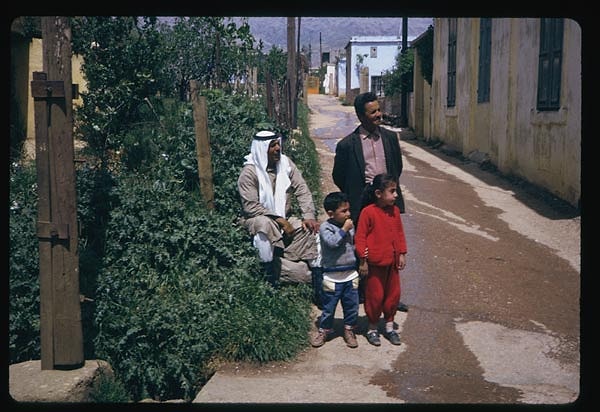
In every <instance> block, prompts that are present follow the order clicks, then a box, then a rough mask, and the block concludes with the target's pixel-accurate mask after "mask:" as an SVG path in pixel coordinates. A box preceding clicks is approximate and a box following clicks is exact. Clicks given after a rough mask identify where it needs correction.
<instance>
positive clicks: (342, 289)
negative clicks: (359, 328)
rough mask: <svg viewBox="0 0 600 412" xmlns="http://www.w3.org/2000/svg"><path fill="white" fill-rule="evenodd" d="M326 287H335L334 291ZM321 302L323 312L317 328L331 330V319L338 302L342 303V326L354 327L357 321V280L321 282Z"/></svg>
mask: <svg viewBox="0 0 600 412" xmlns="http://www.w3.org/2000/svg"><path fill="white" fill-rule="evenodd" d="M328 285H331V286H333V285H335V290H332V288H329V287H328ZM321 300H322V302H323V311H322V312H321V319H320V321H319V327H320V328H322V329H332V328H333V319H334V317H335V308H336V306H337V304H338V302H340V301H341V302H342V310H343V313H344V325H347V326H355V325H356V322H357V320H358V278H355V279H354V280H348V281H346V282H337V283H333V282H327V281H325V282H323V290H322V291H321Z"/></svg>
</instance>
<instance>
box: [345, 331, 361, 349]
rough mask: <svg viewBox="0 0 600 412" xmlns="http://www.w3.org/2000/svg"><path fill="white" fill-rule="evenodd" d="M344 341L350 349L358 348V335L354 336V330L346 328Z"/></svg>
mask: <svg viewBox="0 0 600 412" xmlns="http://www.w3.org/2000/svg"><path fill="white" fill-rule="evenodd" d="M344 341H345V342H346V346H348V347H349V348H356V347H358V342H357V341H356V335H354V331H353V330H352V329H346V328H344Z"/></svg>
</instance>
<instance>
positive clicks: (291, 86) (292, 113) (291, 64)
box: [286, 17, 298, 129]
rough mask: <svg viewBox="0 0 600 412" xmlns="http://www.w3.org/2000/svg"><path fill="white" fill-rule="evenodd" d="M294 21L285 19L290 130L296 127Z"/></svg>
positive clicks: (293, 19) (290, 18) (296, 72)
mask: <svg viewBox="0 0 600 412" xmlns="http://www.w3.org/2000/svg"><path fill="white" fill-rule="evenodd" d="M295 38H296V19H295V18H294V17H288V18H287V54H288V57H287V78H288V84H287V90H286V91H287V94H288V96H287V101H286V104H287V107H288V113H287V114H288V117H287V119H288V127H290V128H291V129H295V128H296V127H297V126H296V121H297V119H296V103H297V102H296V98H297V89H296V87H297V86H296V77H297V74H298V70H297V66H296V45H295V42H294V41H295Z"/></svg>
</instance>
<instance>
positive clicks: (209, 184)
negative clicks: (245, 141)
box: [190, 80, 215, 209]
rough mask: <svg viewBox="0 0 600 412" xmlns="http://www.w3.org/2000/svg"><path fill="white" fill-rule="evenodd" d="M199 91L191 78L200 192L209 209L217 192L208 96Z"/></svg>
mask: <svg viewBox="0 0 600 412" xmlns="http://www.w3.org/2000/svg"><path fill="white" fill-rule="evenodd" d="M199 92H200V90H199V87H198V82H197V81H196V80H190V93H191V94H192V111H193V116H194V130H195V133H196V156H197V158H198V178H199V180H200V193H201V195H202V198H203V199H204V203H205V205H206V207H207V208H208V209H213V208H214V207H215V194H214V189H213V171H212V160H211V155H210V138H209V137H208V111H207V108H206V96H200V94H199Z"/></svg>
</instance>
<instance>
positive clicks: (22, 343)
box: [8, 163, 40, 363]
mask: <svg viewBox="0 0 600 412" xmlns="http://www.w3.org/2000/svg"><path fill="white" fill-rule="evenodd" d="M8 219H9V221H8V226H9V246H8V247H9V254H8V266H9V299H8V303H9V305H8V315H9V322H8V326H9V336H8V338H9V343H8V345H9V346H8V349H9V362H10V363H15V362H21V361H25V360H29V359H36V358H37V359H39V357H40V355H39V353H40V332H39V330H40V287H39V282H38V276H39V264H38V256H39V254H38V239H37V236H36V221H37V183H36V169H35V165H34V164H25V165H19V164H16V163H13V164H11V166H10V195H9V218H8Z"/></svg>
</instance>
